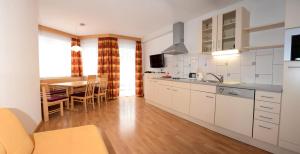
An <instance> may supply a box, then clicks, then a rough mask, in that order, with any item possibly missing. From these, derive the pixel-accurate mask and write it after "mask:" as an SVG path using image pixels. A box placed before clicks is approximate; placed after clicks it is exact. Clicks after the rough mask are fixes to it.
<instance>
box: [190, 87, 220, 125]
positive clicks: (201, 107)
mask: <svg viewBox="0 0 300 154" xmlns="http://www.w3.org/2000/svg"><path fill="white" fill-rule="evenodd" d="M215 103H216V95H215V94H212V93H207V92H202V91H197V90H191V104H190V113H189V115H190V116H192V117H193V118H196V119H199V120H202V121H205V122H208V123H212V124H213V123H214V119H215Z"/></svg>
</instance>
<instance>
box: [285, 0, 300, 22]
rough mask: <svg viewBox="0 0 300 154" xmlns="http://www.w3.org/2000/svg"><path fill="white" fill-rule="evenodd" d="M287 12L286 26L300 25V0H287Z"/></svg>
mask: <svg viewBox="0 0 300 154" xmlns="http://www.w3.org/2000/svg"><path fill="white" fill-rule="evenodd" d="M285 1H286V9H285V10H286V13H285V28H295V27H300V20H299V14H300V9H299V8H300V1H299V0H285Z"/></svg>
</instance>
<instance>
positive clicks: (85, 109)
mask: <svg viewBox="0 0 300 154" xmlns="http://www.w3.org/2000/svg"><path fill="white" fill-rule="evenodd" d="M86 102H87V100H86V99H84V100H83V105H84V111H85V112H87V107H86Z"/></svg>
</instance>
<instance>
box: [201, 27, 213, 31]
mask: <svg viewBox="0 0 300 154" xmlns="http://www.w3.org/2000/svg"><path fill="white" fill-rule="evenodd" d="M210 31H212V28H208V29H203V30H202V32H210Z"/></svg>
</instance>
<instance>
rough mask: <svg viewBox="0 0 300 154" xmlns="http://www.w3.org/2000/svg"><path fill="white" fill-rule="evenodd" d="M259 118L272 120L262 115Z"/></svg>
mask: <svg viewBox="0 0 300 154" xmlns="http://www.w3.org/2000/svg"><path fill="white" fill-rule="evenodd" d="M259 117H261V118H264V119H269V120H272V119H273V118H270V117H265V116H262V115H260V116H259Z"/></svg>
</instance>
